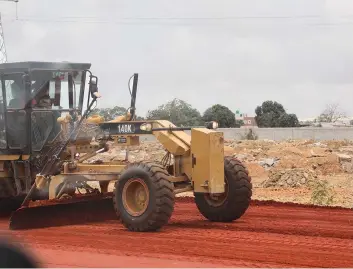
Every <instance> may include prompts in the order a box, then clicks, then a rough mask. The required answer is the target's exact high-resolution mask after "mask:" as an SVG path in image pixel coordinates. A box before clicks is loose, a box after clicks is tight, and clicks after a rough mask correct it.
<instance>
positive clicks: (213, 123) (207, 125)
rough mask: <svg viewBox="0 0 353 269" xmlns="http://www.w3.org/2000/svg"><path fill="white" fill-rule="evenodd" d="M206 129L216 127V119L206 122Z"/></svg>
mask: <svg viewBox="0 0 353 269" xmlns="http://www.w3.org/2000/svg"><path fill="white" fill-rule="evenodd" d="M206 128H207V129H217V128H218V122H216V121H210V122H208V123H207V124H206Z"/></svg>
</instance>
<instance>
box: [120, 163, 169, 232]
mask: <svg viewBox="0 0 353 269" xmlns="http://www.w3.org/2000/svg"><path fill="white" fill-rule="evenodd" d="M168 176H169V174H168V173H167V171H166V170H165V169H164V168H163V166H161V165H159V164H155V163H136V164H131V165H128V166H127V167H126V169H125V171H124V172H123V173H122V175H121V176H120V178H119V180H118V181H117V182H116V183H115V189H114V191H113V195H114V196H113V202H114V208H115V211H116V214H117V215H118V217H120V220H121V222H122V223H123V225H124V226H125V227H126V228H128V229H129V230H130V231H139V232H146V231H156V230H159V229H160V228H161V227H162V226H164V225H166V224H167V223H168V221H169V219H170V217H171V215H172V213H173V210H174V192H173V189H174V186H173V183H171V182H170V181H169V180H168Z"/></svg>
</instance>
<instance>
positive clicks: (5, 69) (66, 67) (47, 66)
mask: <svg viewBox="0 0 353 269" xmlns="http://www.w3.org/2000/svg"><path fill="white" fill-rule="evenodd" d="M90 68H91V64H90V63H73V62H31V61H30V62H12V63H3V64H0V73H15V72H25V71H33V70H49V71H58V70H59V71H70V70H86V69H90Z"/></svg>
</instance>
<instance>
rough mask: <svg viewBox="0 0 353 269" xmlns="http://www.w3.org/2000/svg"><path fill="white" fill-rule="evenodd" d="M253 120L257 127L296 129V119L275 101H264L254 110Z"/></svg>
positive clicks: (297, 123) (297, 122)
mask: <svg viewBox="0 0 353 269" xmlns="http://www.w3.org/2000/svg"><path fill="white" fill-rule="evenodd" d="M255 114H256V116H255V120H256V122H257V125H258V127H265V128H266V127H267V128H273V127H297V126H299V121H298V118H297V116H296V115H295V114H287V112H286V111H285V109H284V107H283V105H281V104H280V103H277V102H276V101H265V102H263V103H262V105H261V106H257V107H256V109H255Z"/></svg>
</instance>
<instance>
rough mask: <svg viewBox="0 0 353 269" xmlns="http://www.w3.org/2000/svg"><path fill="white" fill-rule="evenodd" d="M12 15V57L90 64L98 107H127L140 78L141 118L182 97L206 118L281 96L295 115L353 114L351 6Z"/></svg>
mask: <svg viewBox="0 0 353 269" xmlns="http://www.w3.org/2000/svg"><path fill="white" fill-rule="evenodd" d="M15 11H16V9H15V4H14V3H6V2H1V1H0V12H1V13H2V19H3V26H4V32H5V38H6V47H7V52H8V60H9V61H26V60H34V61H35V60H39V61H78V62H91V63H92V70H93V71H94V72H95V74H96V75H97V76H98V77H99V79H100V80H99V83H100V86H99V89H100V91H101V94H102V96H103V97H102V99H100V100H99V107H107V106H110V107H111V106H114V105H120V106H126V107H127V106H128V105H129V101H130V99H129V97H130V96H129V93H128V88H127V81H128V79H129V77H130V76H131V75H132V74H133V73H134V72H138V73H139V88H138V98H137V107H138V110H137V111H138V112H137V113H138V114H140V115H144V114H145V113H146V112H147V110H148V109H151V108H155V107H157V106H158V105H160V104H163V103H165V102H167V101H169V100H172V99H173V98H175V97H176V98H180V99H183V100H185V101H187V102H189V103H190V104H191V105H193V106H194V107H196V108H197V109H199V110H200V112H201V113H203V112H204V110H205V109H207V108H208V107H209V106H211V105H213V104H215V103H220V104H223V105H225V106H228V107H229V108H230V109H231V110H233V112H235V111H236V110H237V109H240V110H241V111H242V112H244V113H248V114H249V115H253V114H254V110H255V107H256V106H257V105H259V104H261V103H262V102H263V101H265V100H275V101H278V102H280V103H282V104H283V105H284V107H285V108H286V109H287V112H288V113H296V114H297V115H298V117H299V118H306V117H314V116H317V115H318V114H319V113H320V112H321V111H322V110H323V109H324V107H325V104H327V103H332V102H339V103H340V105H341V107H342V109H344V110H345V111H346V112H347V113H348V114H349V115H351V116H353V34H352V33H353V1H352V0H331V1H330V0H326V1H325V0H228V1H227V0H148V1H147V0H124V1H122V0H60V1H59V0H50V1H49V0H19V3H18V20H17V21H16V20H15V18H16V16H15V14H16V13H15ZM131 18H149V19H138V20H137V19H131ZM151 18H157V19H151ZM158 18H159V19H158ZM160 18H169V19H166V20H161V19H160ZM175 18H184V19H180V20H176V19H175ZM185 18H187V19H185ZM195 18H203V19H195ZM206 18H214V19H206ZM63 21H69V22H63Z"/></svg>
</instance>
